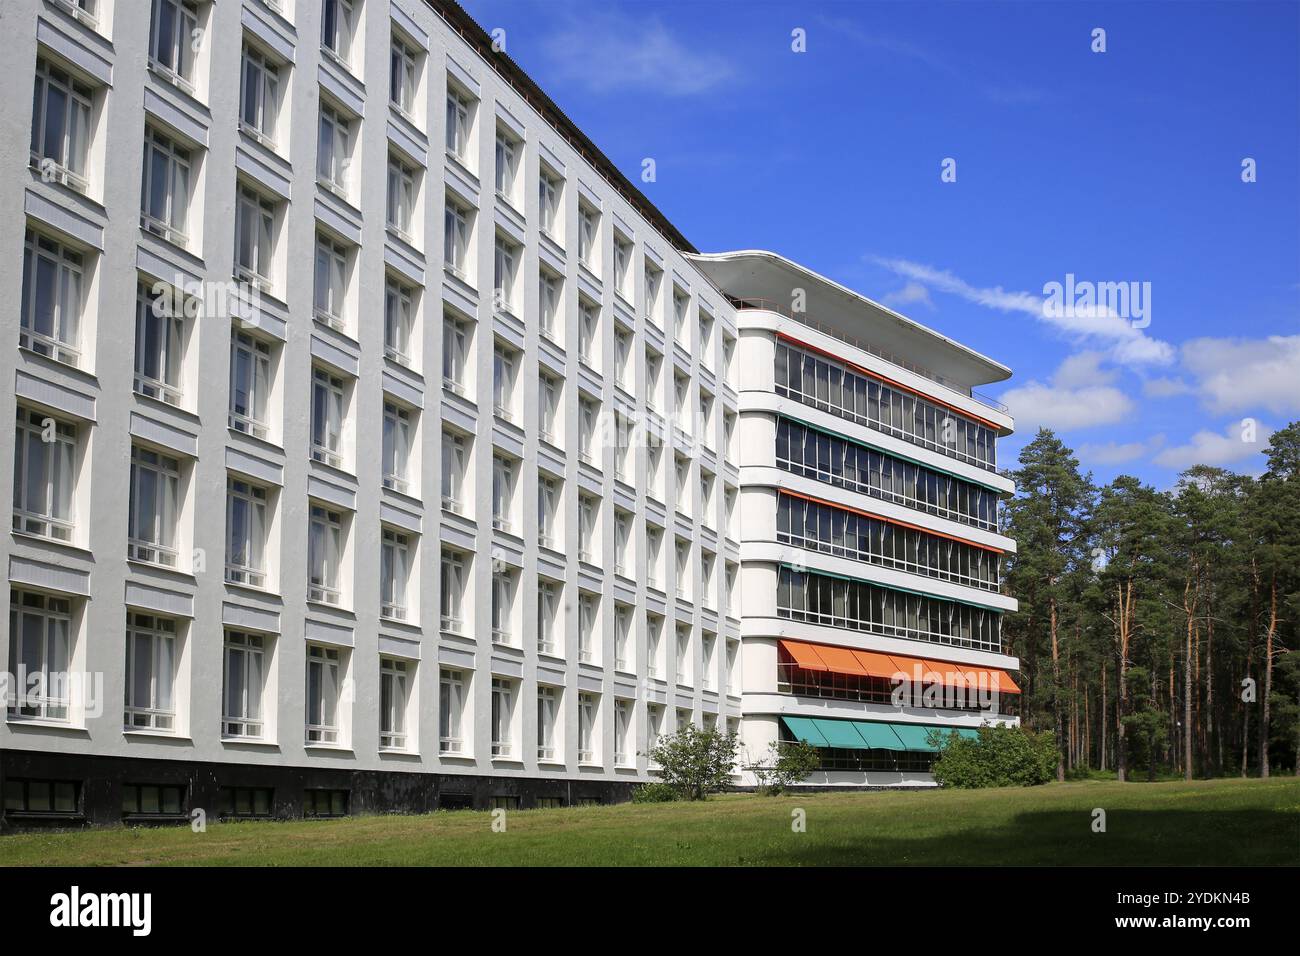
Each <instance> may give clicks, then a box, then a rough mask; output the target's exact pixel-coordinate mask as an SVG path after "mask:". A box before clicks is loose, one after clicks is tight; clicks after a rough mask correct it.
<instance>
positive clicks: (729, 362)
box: [722, 335, 736, 387]
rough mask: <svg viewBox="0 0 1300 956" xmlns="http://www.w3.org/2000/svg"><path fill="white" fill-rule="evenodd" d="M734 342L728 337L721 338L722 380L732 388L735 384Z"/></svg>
mask: <svg viewBox="0 0 1300 956" xmlns="http://www.w3.org/2000/svg"><path fill="white" fill-rule="evenodd" d="M735 357H736V340H735V339H733V338H732V337H731V336H730V335H724V336H723V337H722V380H723V381H724V382H726V383H727V384H728V385H731V386H732V387H734V386H735V384H736V375H735V362H734V361H733V360H734V359H735Z"/></svg>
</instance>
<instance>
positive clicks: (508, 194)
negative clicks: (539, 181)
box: [495, 127, 522, 206]
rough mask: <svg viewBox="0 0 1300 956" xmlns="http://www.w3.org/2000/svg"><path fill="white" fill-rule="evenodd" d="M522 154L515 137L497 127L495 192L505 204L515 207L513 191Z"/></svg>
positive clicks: (515, 186)
mask: <svg viewBox="0 0 1300 956" xmlns="http://www.w3.org/2000/svg"><path fill="white" fill-rule="evenodd" d="M521 152H522V147H521V144H520V142H519V140H518V138H517V137H515V136H513V135H511V134H510V133H509V132H508V131H507V130H505V129H503V128H501V127H497V139H496V156H495V159H496V190H497V195H498V196H500V197H501V198H502V199H504V200H505V201H506V202H507V203H509V204H510V205H512V206H514V205H517V202H516V199H515V191H516V188H517V181H518V179H519V160H520V153H521Z"/></svg>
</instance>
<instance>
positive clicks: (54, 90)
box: [31, 57, 93, 193]
mask: <svg viewBox="0 0 1300 956" xmlns="http://www.w3.org/2000/svg"><path fill="white" fill-rule="evenodd" d="M92 97H93V93H92V91H91V88H90V87H89V86H87V85H86V84H85V83H82V82H81V81H80V80H77V79H74V78H73V76H72V75H71V74H70V73H68V72H67V71H66V70H63V69H60V68H59V67H57V66H54V65H53V64H52V63H50V62H49V61H48V60H46V59H45V58H44V57H38V58H37V60H36V88H35V90H34V91H33V95H32V139H31V161H32V164H33V165H34V166H36V167H37V169H39V170H40V173H41V178H42V179H43V180H45V181H46V182H58V183H62V184H63V185H65V186H71V187H72V188H73V189H76V190H78V191H79V192H83V193H84V192H85V191H86V190H87V188H88V185H89V184H88V183H87V182H86V153H87V150H88V148H89V146H90V119H91V104H92Z"/></svg>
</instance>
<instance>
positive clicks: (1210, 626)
mask: <svg viewBox="0 0 1300 956" xmlns="http://www.w3.org/2000/svg"><path fill="white" fill-rule="evenodd" d="M1206 611H1207V613H1208V615H1209V618H1208V620H1207V621H1206V622H1205V755H1204V761H1205V766H1206V768H1207V775H1208V776H1210V777H1217V776H1218V775H1219V765H1220V761H1219V760H1218V759H1217V758H1216V757H1215V756H1214V753H1213V748H1214V744H1215V741H1217V740H1218V739H1219V733H1218V728H1217V727H1215V723H1214V599H1213V597H1211V599H1210V603H1209V605H1208V607H1207V608H1206Z"/></svg>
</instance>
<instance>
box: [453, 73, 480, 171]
mask: <svg viewBox="0 0 1300 956" xmlns="http://www.w3.org/2000/svg"><path fill="white" fill-rule="evenodd" d="M473 116H474V112H473V106H472V105H471V100H470V97H469V96H467V95H465V94H464V93H462V92H461V91H460V90H457V89H455V88H453V87H452V86H451V84H450V82H448V86H447V152H448V153H449V154H450V155H451V156H453V157H454V158H455V159H457V160H459V161H460V163H461V164H462V165H467V164H468V163H469V136H470V128H471V123H472V122H473Z"/></svg>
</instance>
